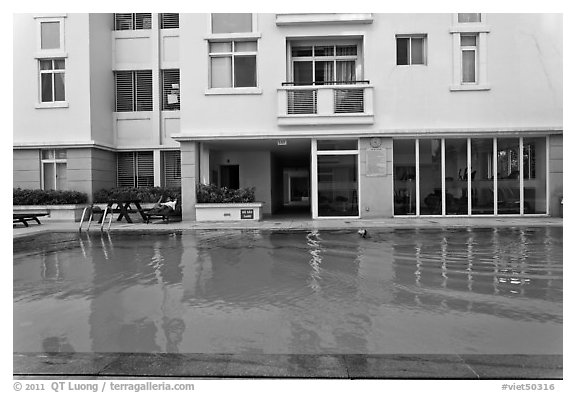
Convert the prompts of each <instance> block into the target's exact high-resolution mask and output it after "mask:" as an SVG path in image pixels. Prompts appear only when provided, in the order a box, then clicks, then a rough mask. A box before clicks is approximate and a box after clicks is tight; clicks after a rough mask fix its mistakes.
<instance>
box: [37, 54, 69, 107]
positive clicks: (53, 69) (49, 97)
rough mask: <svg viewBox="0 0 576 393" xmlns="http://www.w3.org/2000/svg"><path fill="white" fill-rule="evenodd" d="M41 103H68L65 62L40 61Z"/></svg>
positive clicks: (53, 60)
mask: <svg viewBox="0 0 576 393" xmlns="http://www.w3.org/2000/svg"><path fill="white" fill-rule="evenodd" d="M38 63H39V67H40V102H42V103H48V102H63V101H66V92H65V90H66V89H65V78H64V76H65V60H64V59H40V60H38Z"/></svg>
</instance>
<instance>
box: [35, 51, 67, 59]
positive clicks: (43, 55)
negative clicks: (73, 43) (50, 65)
mask: <svg viewBox="0 0 576 393" xmlns="http://www.w3.org/2000/svg"><path fill="white" fill-rule="evenodd" d="M67 57H68V52H62V51H60V50H44V51H38V52H36V53H35V54H34V58H35V59H65V58H67Z"/></svg>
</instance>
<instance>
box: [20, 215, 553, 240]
mask: <svg viewBox="0 0 576 393" xmlns="http://www.w3.org/2000/svg"><path fill="white" fill-rule="evenodd" d="M41 221H42V224H41V225H37V224H31V225H30V227H28V228H26V227H24V226H22V225H14V226H13V236H14V237H15V238H16V237H22V236H29V235H33V234H39V233H44V232H75V231H78V226H79V223H75V222H68V221H66V222H64V221H55V220H51V219H44V220H41ZM541 226H562V218H555V217H472V218H468V217H458V218H456V217H433V218H413V217H407V218H381V219H322V220H312V219H309V218H290V217H268V218H265V219H264V220H263V221H230V222H224V221H222V222H196V221H182V222H170V223H165V222H162V221H160V220H158V221H154V222H151V223H150V224H146V223H144V222H137V221H135V222H134V223H133V224H128V223H126V222H125V221H122V222H117V221H113V222H112V225H111V227H110V231H111V232H116V231H147V230H149V231H174V230H182V231H192V230H210V229H216V230H221V229H263V230H310V229H351V228H353V229H358V228H368V229H369V228H388V229H391V228H465V227H485V228H486V227H541ZM84 228H86V224H85V225H84ZM90 231H91V232H93V231H99V225H97V224H92V226H91V228H90Z"/></svg>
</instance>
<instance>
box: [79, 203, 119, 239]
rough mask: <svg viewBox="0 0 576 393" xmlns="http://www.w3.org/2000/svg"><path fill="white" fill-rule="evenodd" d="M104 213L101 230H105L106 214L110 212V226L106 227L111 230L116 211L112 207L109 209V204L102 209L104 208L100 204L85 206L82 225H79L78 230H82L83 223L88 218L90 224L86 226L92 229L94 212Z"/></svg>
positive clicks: (87, 229) (88, 229)
mask: <svg viewBox="0 0 576 393" xmlns="http://www.w3.org/2000/svg"><path fill="white" fill-rule="evenodd" d="M95 213H96V214H102V222H101V223H100V231H101V232H103V231H104V224H105V223H106V216H107V215H108V214H110V219H109V220H108V228H107V229H106V230H107V231H108V232H110V226H111V225H112V218H113V216H114V212H113V211H112V209H109V208H108V206H106V208H105V209H104V211H102V208H100V207H99V206H94V205H92V206H87V207H85V208H84V211H83V212H82V218H81V219H80V226H79V227H78V232H82V224H84V219H85V218H87V222H88V226H87V227H86V231H87V232H89V231H90V225H92V219H93V218H94V214H95Z"/></svg>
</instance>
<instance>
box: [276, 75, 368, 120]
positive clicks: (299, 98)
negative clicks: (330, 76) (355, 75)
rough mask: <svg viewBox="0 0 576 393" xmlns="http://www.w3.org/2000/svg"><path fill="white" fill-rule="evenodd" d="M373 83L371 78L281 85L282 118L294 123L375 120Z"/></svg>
mask: <svg viewBox="0 0 576 393" xmlns="http://www.w3.org/2000/svg"><path fill="white" fill-rule="evenodd" d="M372 101H373V87H372V86H371V85H370V84H369V82H367V81H362V82H350V83H333V84H330V85H326V84H324V85H303V86H294V84H292V83H284V84H283V86H282V87H281V88H279V89H278V121H279V124H281V125H291V124H321V123H331V124H367V123H370V124H371V123H373V117H374V115H373V104H372Z"/></svg>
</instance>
